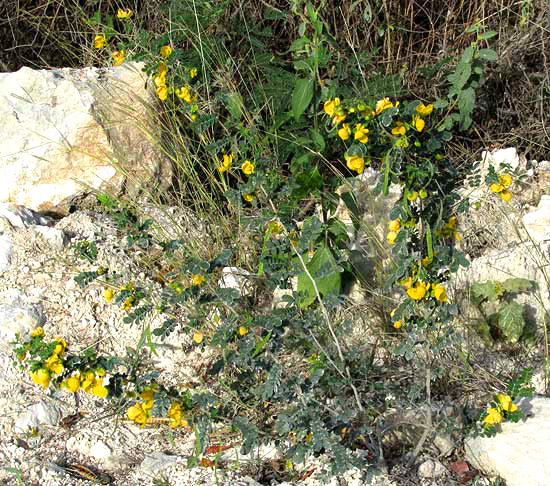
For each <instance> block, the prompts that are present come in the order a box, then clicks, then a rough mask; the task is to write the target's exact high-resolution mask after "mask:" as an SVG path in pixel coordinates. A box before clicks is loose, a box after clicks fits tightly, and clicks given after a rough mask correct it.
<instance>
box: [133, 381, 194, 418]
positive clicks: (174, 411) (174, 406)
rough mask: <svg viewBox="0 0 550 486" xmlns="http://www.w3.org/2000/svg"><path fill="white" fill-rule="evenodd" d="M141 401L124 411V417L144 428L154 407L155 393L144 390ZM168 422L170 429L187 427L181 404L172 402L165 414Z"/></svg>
mask: <svg viewBox="0 0 550 486" xmlns="http://www.w3.org/2000/svg"><path fill="white" fill-rule="evenodd" d="M139 396H140V398H141V401H139V402H137V403H136V404H135V405H132V406H131V407H129V408H128V410H126V416H127V417H128V418H129V419H130V420H132V421H133V422H135V423H136V424H140V425H141V426H145V425H146V424H147V422H148V420H149V419H150V418H151V415H152V409H153V407H154V406H155V391H154V390H152V389H150V390H145V391H143V392H141V393H140V395H139ZM167 416H168V419H169V421H170V427H189V422H188V421H187V420H186V419H185V415H184V413H183V410H182V408H181V403H179V402H172V403H171V404H170V409H169V410H168V412H167Z"/></svg>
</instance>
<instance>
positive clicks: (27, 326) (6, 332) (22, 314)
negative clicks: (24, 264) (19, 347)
mask: <svg viewBox="0 0 550 486" xmlns="http://www.w3.org/2000/svg"><path fill="white" fill-rule="evenodd" d="M14 290H16V289H14ZM2 300H4V303H0V341H1V342H2V344H3V345H5V346H7V347H9V346H10V343H11V342H12V341H14V340H15V335H16V334H20V335H21V337H22V338H23V339H26V338H28V337H29V335H30V333H31V332H32V330H33V329H35V328H37V327H38V326H41V325H42V324H43V323H44V322H45V320H46V319H45V316H44V313H43V311H42V308H41V306H40V305H34V304H30V303H28V302H26V301H25V300H24V297H23V295H22V294H21V293H19V292H11V293H6V294H5V295H4V296H3V298H2ZM0 302H1V301H0Z"/></svg>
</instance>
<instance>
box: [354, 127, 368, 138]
mask: <svg viewBox="0 0 550 486" xmlns="http://www.w3.org/2000/svg"><path fill="white" fill-rule="evenodd" d="M368 133H369V129H368V128H365V125H363V124H362V123H358V124H357V125H355V132H354V138H355V140H357V141H359V142H361V143H367V142H368V141H369V137H368Z"/></svg>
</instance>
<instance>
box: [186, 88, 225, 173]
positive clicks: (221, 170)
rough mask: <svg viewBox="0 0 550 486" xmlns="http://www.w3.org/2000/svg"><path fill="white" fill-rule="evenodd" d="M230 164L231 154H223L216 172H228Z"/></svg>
mask: <svg viewBox="0 0 550 486" xmlns="http://www.w3.org/2000/svg"><path fill="white" fill-rule="evenodd" d="M176 94H177V93H176ZM231 164H233V154H229V155H228V154H224V156H223V164H222V165H220V166H219V167H218V171H219V172H222V173H223V172H226V171H228V170H229V168H230V167H231Z"/></svg>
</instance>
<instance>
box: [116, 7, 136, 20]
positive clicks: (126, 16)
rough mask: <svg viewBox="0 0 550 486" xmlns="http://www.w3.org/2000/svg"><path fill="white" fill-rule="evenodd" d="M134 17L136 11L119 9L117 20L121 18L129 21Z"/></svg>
mask: <svg viewBox="0 0 550 486" xmlns="http://www.w3.org/2000/svg"><path fill="white" fill-rule="evenodd" d="M132 15H134V11H133V10H131V9H128V10H123V9H121V8H119V9H118V12H117V13H116V16H117V18H119V19H120V20H124V19H129V18H130V17H131V16H132Z"/></svg>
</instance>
